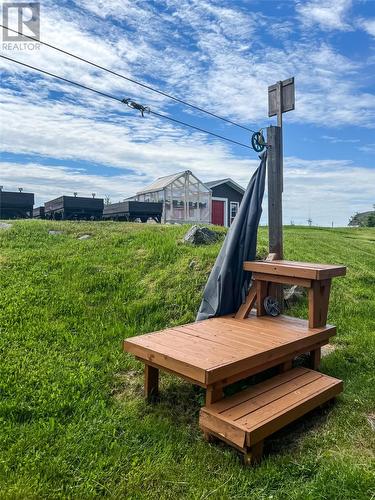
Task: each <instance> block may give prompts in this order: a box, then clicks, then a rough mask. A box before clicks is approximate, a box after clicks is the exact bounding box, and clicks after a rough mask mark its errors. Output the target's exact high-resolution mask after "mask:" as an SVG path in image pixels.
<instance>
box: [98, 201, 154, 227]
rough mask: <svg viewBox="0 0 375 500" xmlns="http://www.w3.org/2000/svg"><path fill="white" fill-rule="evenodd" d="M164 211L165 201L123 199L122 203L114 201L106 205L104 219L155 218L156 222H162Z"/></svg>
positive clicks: (134, 219)
mask: <svg viewBox="0 0 375 500" xmlns="http://www.w3.org/2000/svg"><path fill="white" fill-rule="evenodd" d="M162 213H163V203H157V202H148V201H123V202H121V203H112V204H111V205H107V206H106V207H104V211H103V219H107V220H108V219H110V220H124V221H128V222H134V221H136V220H137V219H140V221H141V222H147V220H148V219H153V220H154V221H155V222H159V223H160V222H161V215H162Z"/></svg>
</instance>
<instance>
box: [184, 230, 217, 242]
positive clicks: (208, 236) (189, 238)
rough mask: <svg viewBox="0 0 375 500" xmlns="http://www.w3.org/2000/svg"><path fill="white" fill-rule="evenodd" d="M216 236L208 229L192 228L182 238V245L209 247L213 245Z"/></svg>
mask: <svg viewBox="0 0 375 500" xmlns="http://www.w3.org/2000/svg"><path fill="white" fill-rule="evenodd" d="M217 239H218V235H217V234H216V233H215V231H212V230H211V229H208V227H199V226H193V227H192V228H190V229H189V231H188V232H187V233H186V234H185V236H184V243H190V244H192V245H210V244H211V243H215V242H216V241H217Z"/></svg>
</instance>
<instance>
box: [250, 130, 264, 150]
mask: <svg viewBox="0 0 375 500" xmlns="http://www.w3.org/2000/svg"><path fill="white" fill-rule="evenodd" d="M251 146H252V148H253V149H254V151H256V152H257V153H261V152H262V151H263V149H264V148H265V147H266V141H265V140H264V137H263V134H262V131H261V130H259V132H254V134H253V135H252V136H251Z"/></svg>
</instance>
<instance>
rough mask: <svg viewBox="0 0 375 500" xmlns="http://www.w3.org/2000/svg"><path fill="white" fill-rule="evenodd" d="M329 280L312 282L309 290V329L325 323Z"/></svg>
mask: <svg viewBox="0 0 375 500" xmlns="http://www.w3.org/2000/svg"><path fill="white" fill-rule="evenodd" d="M330 290H331V280H330V279H328V280H320V281H313V282H312V286H311V288H309V328H317V327H319V326H324V325H325V324H326V323H327V315H328V303H329V293H330Z"/></svg>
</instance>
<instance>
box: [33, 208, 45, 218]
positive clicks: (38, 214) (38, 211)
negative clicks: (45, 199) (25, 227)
mask: <svg viewBox="0 0 375 500" xmlns="http://www.w3.org/2000/svg"><path fill="white" fill-rule="evenodd" d="M33 219H44V207H37V208H34V210H33Z"/></svg>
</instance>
